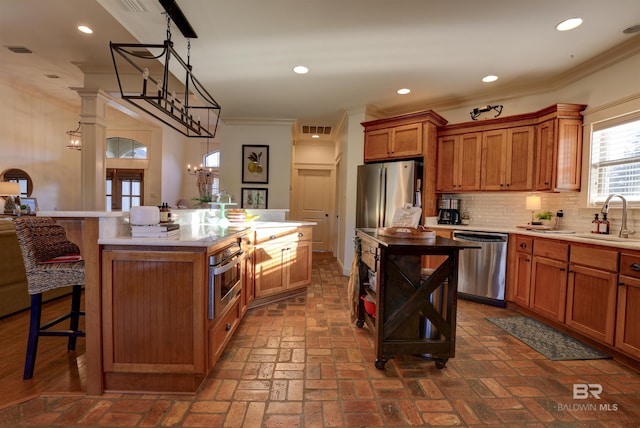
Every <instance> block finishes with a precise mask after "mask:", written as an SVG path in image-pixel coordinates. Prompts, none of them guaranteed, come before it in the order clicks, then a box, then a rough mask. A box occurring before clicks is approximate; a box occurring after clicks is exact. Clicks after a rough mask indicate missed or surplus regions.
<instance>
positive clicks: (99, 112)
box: [73, 88, 110, 211]
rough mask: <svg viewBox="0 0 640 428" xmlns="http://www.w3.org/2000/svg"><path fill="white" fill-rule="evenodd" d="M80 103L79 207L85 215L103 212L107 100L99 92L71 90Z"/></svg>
mask: <svg viewBox="0 0 640 428" xmlns="http://www.w3.org/2000/svg"><path fill="white" fill-rule="evenodd" d="M73 89H74V90H76V91H77V92H78V94H79V95H80V99H81V108H80V110H81V112H80V122H81V124H82V125H81V128H80V130H81V131H82V165H81V171H80V176H81V180H82V183H81V187H82V190H81V193H80V198H81V206H82V210H86V211H106V206H105V192H106V189H105V182H106V180H105V178H106V173H107V171H106V161H105V153H106V129H107V121H106V106H107V103H108V102H109V101H110V99H109V96H108V95H107V94H106V93H105V92H104V91H102V90H101V89H91V88H73Z"/></svg>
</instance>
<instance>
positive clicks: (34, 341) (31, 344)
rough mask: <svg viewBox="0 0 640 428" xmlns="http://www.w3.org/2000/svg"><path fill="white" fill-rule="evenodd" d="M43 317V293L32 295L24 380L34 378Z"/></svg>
mask: <svg viewBox="0 0 640 428" xmlns="http://www.w3.org/2000/svg"><path fill="white" fill-rule="evenodd" d="M41 316H42V293H38V294H32V295H31V317H30V322H29V339H28V341H27V357H26V359H25V363H24V375H23V379H31V378H32V377H33V369H34V367H35V365H36V353H37V351H38V337H39V336H40V318H41Z"/></svg>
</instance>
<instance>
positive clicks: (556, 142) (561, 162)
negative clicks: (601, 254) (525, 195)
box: [436, 104, 586, 192]
mask: <svg viewBox="0 0 640 428" xmlns="http://www.w3.org/2000/svg"><path fill="white" fill-rule="evenodd" d="M585 107H586V106H585V105H581V104H555V105H553V106H550V107H547V108H546V109H543V110H540V111H538V112H535V113H528V114H523V115H517V116H510V117H504V118H497V119H489V120H484V121H477V122H465V123H461V124H456V125H449V126H445V127H440V128H439V129H438V171H437V177H438V179H437V186H436V190H437V191H438V192H468V191H474V190H484V191H502V190H517V191H528V190H537V191H545V190H547V191H559V190H575V191H577V190H580V171H581V162H582V158H581V154H582V116H581V114H580V112H581V111H582V110H584V108H585ZM478 141H480V143H481V146H480V147H481V150H480V152H475V151H474V150H473V147H474V146H473V144H472V143H471V142H475V143H476V144H477V143H478ZM463 142H467V146H466V147H465V146H464V144H463ZM475 148H476V149H477V146H475ZM465 149H466V155H467V156H469V155H472V156H474V159H469V158H468V157H467V158H466V160H464V161H463V157H464V156H465ZM478 167H479V169H478ZM477 173H479V176H478V175H477ZM463 177H466V179H465V178H463Z"/></svg>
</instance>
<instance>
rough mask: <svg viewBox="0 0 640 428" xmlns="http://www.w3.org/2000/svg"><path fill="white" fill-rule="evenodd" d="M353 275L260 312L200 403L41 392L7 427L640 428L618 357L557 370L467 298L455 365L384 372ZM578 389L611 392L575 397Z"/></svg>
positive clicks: (560, 365) (414, 363) (631, 379)
mask: <svg viewBox="0 0 640 428" xmlns="http://www.w3.org/2000/svg"><path fill="white" fill-rule="evenodd" d="M347 280H348V279H347V278H346V277H344V276H342V275H341V274H340V272H339V269H338V265H337V263H336V262H335V260H334V259H333V258H331V257H330V256H328V255H326V254H314V263H313V283H312V285H311V286H310V287H309V288H308V291H307V293H306V296H303V297H296V298H292V299H289V300H286V301H281V302H277V303H273V304H270V305H268V306H264V307H260V308H256V309H252V310H250V311H249V312H248V313H247V314H246V316H245V318H244V320H243V321H242V323H241V325H240V328H239V329H238V331H237V333H236V335H235V336H234V338H233V339H232V341H231V343H230V344H229V346H228V347H227V349H226V350H225V352H224V354H223V356H222V358H221V359H220V360H219V362H218V364H217V365H216V367H215V369H214V371H213V372H212V373H211V375H210V376H209V378H208V379H207V380H206V381H205V382H204V384H203V385H202V387H201V388H200V391H199V392H198V394H196V395H195V396H193V397H191V396H187V397H185V396H166V395H153V394H145V395H133V394H122V395H121V394H105V395H104V396H100V397H88V396H85V395H76V396H74V395H64V396H60V395H41V396H40V397H38V398H35V399H33V400H30V401H27V402H25V403H22V404H20V405H16V406H13V407H9V408H6V409H3V410H1V411H0V426H2V427H18V426H32V427H53V426H65V427H74V426H78V427H80V426H82V427H86V426H92V427H107V426H108V427H118V426H124V427H178V426H183V427H287V428H289V427H307V428H313V427H411V426H532V427H537V426H553V427H573V426H586V427H637V426H640V374H638V373H637V372H634V371H632V370H630V369H629V368H627V367H624V366H622V365H620V364H618V363H617V362H615V361H612V360H588V361H550V360H548V359H546V358H545V357H544V356H543V355H540V354H539V353H537V352H536V351H534V350H532V349H531V348H529V347H528V346H526V345H524V344H523V343H521V342H520V341H518V340H516V339H515V338H513V337H512V336H510V335H508V334H507V333H505V332H504V331H502V330H501V329H499V328H498V327H496V326H494V325H493V324H491V323H489V322H487V321H486V320H485V319H484V318H485V317H493V316H500V314H504V313H505V311H508V310H506V309H499V308H494V307H490V306H484V305H479V304H476V303H471V302H466V301H460V305H459V312H458V328H457V333H458V335H457V336H458V337H457V347H456V356H455V358H452V359H450V360H449V361H448V363H447V366H446V368H444V369H442V370H438V369H437V368H436V367H435V364H434V363H433V362H432V361H426V360H424V359H422V358H419V357H416V356H402V357H397V358H395V359H393V360H390V361H389V362H388V363H387V365H386V368H385V369H384V370H377V369H376V368H375V367H374V364H373V360H374V358H375V357H374V354H373V343H372V338H371V334H370V332H369V331H367V329H366V328H364V329H359V328H356V327H354V326H353V325H352V324H351V323H350V322H349V315H348V313H347V309H346V308H347V304H346V288H347ZM574 383H598V384H601V385H602V386H603V393H602V396H601V399H600V400H574V399H573V398H572V388H573V384H574Z"/></svg>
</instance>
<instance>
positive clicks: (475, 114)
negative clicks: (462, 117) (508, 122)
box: [469, 104, 502, 120]
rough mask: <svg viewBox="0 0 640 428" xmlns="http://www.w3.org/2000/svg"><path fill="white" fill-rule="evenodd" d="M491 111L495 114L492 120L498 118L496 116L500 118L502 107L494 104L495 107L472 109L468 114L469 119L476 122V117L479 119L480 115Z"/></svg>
mask: <svg viewBox="0 0 640 428" xmlns="http://www.w3.org/2000/svg"><path fill="white" fill-rule="evenodd" d="M491 110H494V111H495V112H496V115H495V116H493V117H494V118H495V117H498V116H500V114H502V105H500V104H496V105H494V106H482V107H476V108H474V109H473V110H471V111H470V112H469V114H470V115H471V119H473V120H478V117H480V115H481V114H482V113H487V112H489V111H491Z"/></svg>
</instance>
